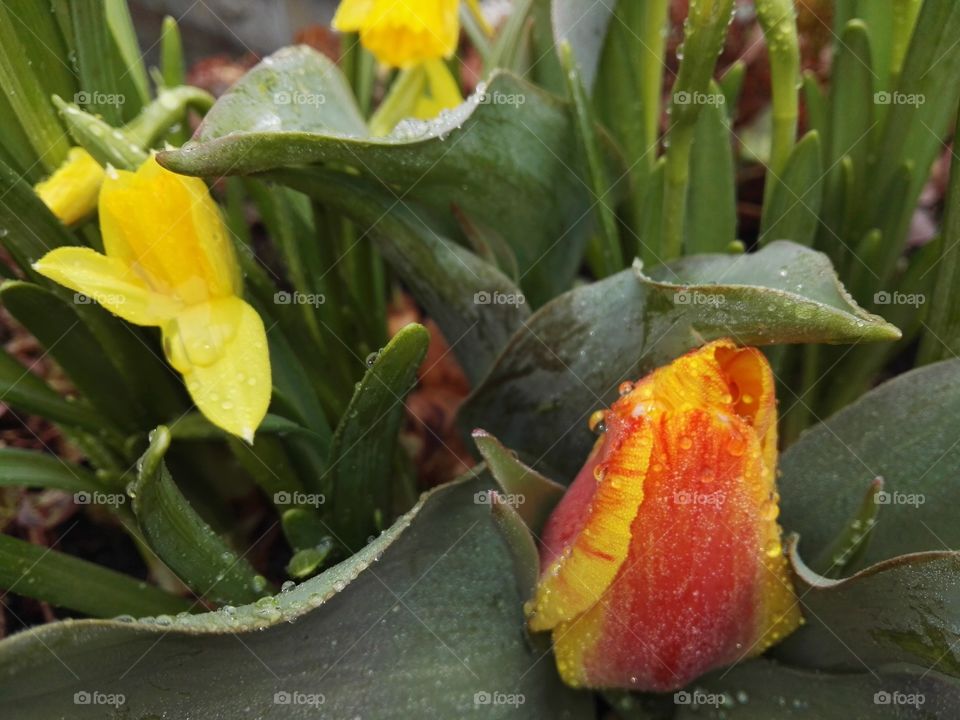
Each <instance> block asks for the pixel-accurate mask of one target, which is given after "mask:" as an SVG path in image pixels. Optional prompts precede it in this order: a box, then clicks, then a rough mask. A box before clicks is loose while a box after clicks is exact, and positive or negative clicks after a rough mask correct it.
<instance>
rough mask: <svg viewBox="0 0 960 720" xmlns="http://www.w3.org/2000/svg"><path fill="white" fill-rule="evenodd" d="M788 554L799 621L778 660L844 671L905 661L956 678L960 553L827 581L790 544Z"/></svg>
mask: <svg viewBox="0 0 960 720" xmlns="http://www.w3.org/2000/svg"><path fill="white" fill-rule="evenodd" d="M882 523H883V516H882V515H881V519H880V521H879V523H878V526H879V525H882ZM801 545H802V543H801ZM788 550H789V553H790V561H791V563H792V564H793V570H794V577H795V580H794V582H795V587H796V590H797V594H798V597H799V601H800V604H801V608H802V610H803V614H804V617H805V618H806V623H805V624H804V626H803V627H802V628H800V629H799V630H798V631H797V632H796V633H794V634H793V635H791V636H790V637H789V638H787V640H786V641H785V642H784V643H783V644H782V645H780V646H778V647H777V649H776V651H775V652H776V656H777V658H778V659H781V660H783V661H785V662H788V663H790V664H792V665H799V666H802V667H810V668H818V669H823V670H837V671H849V672H861V671H862V670H863V669H864V667H867V668H873V667H879V666H881V665H885V664H888V663H896V662H909V663H916V664H918V665H923V666H924V667H928V668H931V669H933V670H937V671H939V672H942V673H945V674H947V675H953V676H955V677H956V676H958V675H960V657H958V654H957V653H955V652H954V646H955V645H956V643H957V642H958V641H960V632H958V629H957V628H958V623H960V585H958V584H957V577H958V576H960V553H956V552H928V553H915V554H912V555H904V556H901V557H898V558H893V559H891V560H885V561H883V562H882V563H879V564H877V565H874V566H872V567H870V568H868V569H866V570H863V571H861V572H859V573H857V574H856V575H854V576H852V577H849V578H846V579H844V580H830V579H828V578H825V577H823V576H821V575H818V574H817V573H815V572H814V571H813V570H811V569H810V568H808V567H807V566H806V565H805V564H804V562H803V560H801V559H800V556H799V553H798V552H797V546H796V541H795V539H794V542H792V543H791V544H790V546H789V547H788Z"/></svg>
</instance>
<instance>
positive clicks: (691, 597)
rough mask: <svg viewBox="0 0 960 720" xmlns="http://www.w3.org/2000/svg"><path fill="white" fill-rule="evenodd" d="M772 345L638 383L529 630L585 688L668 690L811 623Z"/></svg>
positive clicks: (700, 356) (563, 526)
mask: <svg viewBox="0 0 960 720" xmlns="http://www.w3.org/2000/svg"><path fill="white" fill-rule="evenodd" d="M776 422H777V414H776V400H775V397H774V382H773V375H772V372H771V370H770V366H769V364H768V363H767V361H766V359H765V358H764V356H763V355H762V353H760V351H758V350H756V349H753V348H738V347H737V346H736V345H735V344H734V343H732V342H730V341H718V342H714V343H711V344H709V345H707V346H705V347H703V348H701V349H699V350H696V351H694V352H691V353H689V354H687V355H684V356H683V357H681V358H678V359H677V360H675V361H674V362H673V363H671V364H670V365H668V366H666V367H663V368H660V369H658V370H656V371H655V372H653V373H652V374H650V375H649V376H647V377H646V378H644V379H643V380H642V381H640V382H639V383H637V384H636V385H631V384H629V383H628V384H625V385H624V386H623V387H622V388H621V397H620V399H619V400H617V402H616V403H614V405H613V406H612V407H611V408H610V410H609V411H606V412H605V413H601V414H600V415H597V416H595V417H594V418H592V419H591V423H592V424H593V425H600V423H602V426H601V427H600V428H599V429H601V430H603V433H602V436H601V437H600V438H599V439H598V441H597V443H596V446H595V447H594V449H593V452H592V453H591V455H590V457H589V459H588V460H587V463H586V465H585V466H584V467H583V469H582V470H581V471H580V473H579V474H578V475H577V478H576V480H575V481H574V483H573V485H572V486H571V488H570V490H569V491H568V492H567V494H566V495H565V496H564V497H563V499H562V501H561V502H560V504H559V505H558V506H557V508H556V510H555V511H554V513H553V514H552V516H551V517H550V519H549V521H548V523H547V525H546V527H545V529H544V532H543V537H542V549H541V572H542V575H541V579H540V582H539V585H538V587H537V591H536V594H535V596H534V598H533V599H532V600H531V602H530V603H529V604H528V607H527V612H528V617H529V624H530V628H531V629H532V630H534V631H546V630H550V631H552V633H553V643H554V650H555V653H556V658H557V666H558V669H559V671H560V674H561V676H562V677H563V679H564V680H565V681H566V682H567V683H568V684H570V685H573V686H585V687H594V688H633V689H638V690H648V691H668V690H673V689H676V688H679V687H682V686H684V685H686V684H687V683H689V682H690V681H691V680H693V679H694V678H696V677H698V676H699V675H702V674H703V673H705V672H707V671H709V670H711V669H713V668H717V667H721V666H724V665H729V664H732V663H735V662H737V661H739V660H742V659H744V658H748V657H751V656H754V655H757V654H759V653H761V652H763V651H764V650H765V649H767V648H768V647H770V646H771V645H773V644H774V643H776V642H778V641H779V640H781V639H782V638H784V637H785V636H786V635H788V634H789V633H791V632H792V631H793V630H794V629H796V627H797V626H798V625H799V624H800V622H801V616H800V611H799V608H798V605H797V602H796V597H795V593H794V590H793V587H792V585H791V583H790V579H789V575H788V570H787V562H786V559H785V558H784V556H783V551H782V545H781V532H780V527H779V525H778V523H777V515H778V513H779V507H778V500H779V497H778V495H777V492H776V487H775V472H776V460H777V447H776V446H777V429H776Z"/></svg>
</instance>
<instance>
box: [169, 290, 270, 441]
mask: <svg viewBox="0 0 960 720" xmlns="http://www.w3.org/2000/svg"><path fill="white" fill-rule="evenodd" d="M163 345H164V351H165V352H166V354H167V358H168V359H169V360H170V363H171V364H172V365H173V366H174V367H175V368H176V369H177V370H178V371H179V372H180V373H181V374H182V375H183V379H184V382H185V383H186V385H187V390H188V391H189V393H190V397H191V398H193V401H194V403H196V405H197V408H199V410H200V412H202V413H203V414H204V415H205V416H206V418H207V419H208V420H209V421H210V422H212V423H213V424H214V425H216V426H218V427H220V428H222V429H224V430H226V431H227V432H229V433H231V434H233V435H237V436H238V437H242V438H243V439H245V440H247V441H248V442H253V434H254V431H255V430H256V429H257V427H258V426H259V425H260V423H261V421H262V420H263V417H264V415H266V413H267V407H268V406H269V404H270V391H271V386H272V383H271V375H270V354H269V351H268V348H267V334H266V331H265V329H264V326H263V321H262V320H261V319H260V316H259V315H258V314H257V312H256V311H255V310H254V309H253V308H252V307H250V305H248V304H247V303H246V302H244V301H243V300H241V299H240V298H238V297H229V298H221V299H219V300H213V301H211V302H208V303H203V304H200V305H196V306H193V307H190V308H188V309H187V310H185V311H184V312H182V313H180V314H179V315H178V316H177V317H176V318H175V319H174V320H172V321H171V322H169V323H168V324H167V325H165V326H164V328H163Z"/></svg>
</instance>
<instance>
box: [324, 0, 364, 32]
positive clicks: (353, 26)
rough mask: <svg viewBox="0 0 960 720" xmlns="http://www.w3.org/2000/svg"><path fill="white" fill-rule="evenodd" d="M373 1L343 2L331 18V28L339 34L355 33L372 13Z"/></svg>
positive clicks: (347, 0)
mask: <svg viewBox="0 0 960 720" xmlns="http://www.w3.org/2000/svg"><path fill="white" fill-rule="evenodd" d="M373 5H374V0H343V2H341V3H340V6H339V7H338V8H337V12H336V14H335V15H334V16H333V23H332V25H333V27H334V29H335V30H339V31H340V32H355V31H357V30H359V29H360V28H361V27H363V23H364V20H366V18H367V16H368V15H370V13H371V12H372V11H373Z"/></svg>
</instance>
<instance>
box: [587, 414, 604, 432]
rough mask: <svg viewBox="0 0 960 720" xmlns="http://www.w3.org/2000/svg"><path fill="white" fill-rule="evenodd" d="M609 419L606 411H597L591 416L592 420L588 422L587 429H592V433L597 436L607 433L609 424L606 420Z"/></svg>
mask: <svg viewBox="0 0 960 720" xmlns="http://www.w3.org/2000/svg"><path fill="white" fill-rule="evenodd" d="M606 417H607V411H606V410H597V411H596V412H594V413H593V415H591V416H590V419H589V420H588V421H587V427H589V428H590V432H594V433H596V434H597V435H600V434H601V433H604V432H606V431H607V424H606V423H605V422H604V420H605V419H606Z"/></svg>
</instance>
